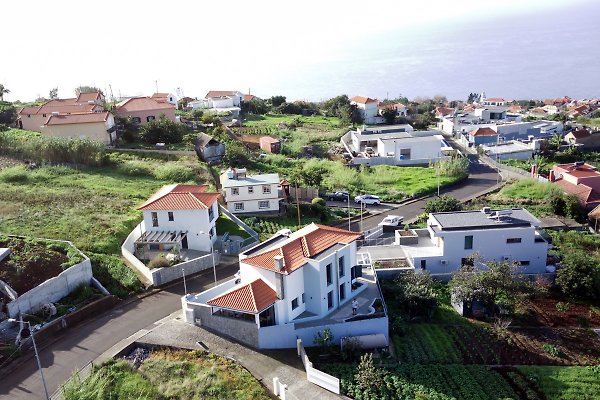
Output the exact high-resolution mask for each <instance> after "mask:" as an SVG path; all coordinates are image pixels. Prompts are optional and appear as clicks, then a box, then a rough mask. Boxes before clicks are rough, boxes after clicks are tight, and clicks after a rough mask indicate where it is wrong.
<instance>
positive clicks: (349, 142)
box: [340, 124, 453, 165]
mask: <svg viewBox="0 0 600 400" xmlns="http://www.w3.org/2000/svg"><path fill="white" fill-rule="evenodd" d="M441 133H442V132H439V131H415V130H414V129H413V127H412V126H411V125H408V124H405V125H389V126H377V127H363V128H357V129H356V130H355V131H350V132H347V133H346V134H345V135H344V136H342V138H341V139H340V142H341V144H342V145H343V146H344V148H345V149H346V151H347V152H348V153H349V154H350V155H351V156H352V158H351V160H350V163H352V164H366V165H380V164H385V165H426V164H429V163H430V162H431V161H437V160H439V159H442V158H444V157H445V156H446V155H447V154H449V152H451V151H452V150H453V149H452V147H451V146H450V145H449V144H448V143H447V142H446V141H445V140H444V137H443V136H442V134H441Z"/></svg>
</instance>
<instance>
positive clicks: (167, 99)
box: [151, 93, 177, 106]
mask: <svg viewBox="0 0 600 400" xmlns="http://www.w3.org/2000/svg"><path fill="white" fill-rule="evenodd" d="M151 99H154V100H156V101H158V102H159V103H169V104H173V105H174V106H177V96H175V95H174V94H173V93H154V94H153V95H152V97H151Z"/></svg>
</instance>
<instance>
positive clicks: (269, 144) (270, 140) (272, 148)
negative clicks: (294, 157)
mask: <svg viewBox="0 0 600 400" xmlns="http://www.w3.org/2000/svg"><path fill="white" fill-rule="evenodd" d="M259 143H260V148H261V149H262V150H264V151H266V152H267V153H279V152H281V141H280V140H279V139H275V138H274V137H271V136H263V137H261V138H260V142H259Z"/></svg>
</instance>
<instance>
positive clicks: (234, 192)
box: [231, 188, 240, 196]
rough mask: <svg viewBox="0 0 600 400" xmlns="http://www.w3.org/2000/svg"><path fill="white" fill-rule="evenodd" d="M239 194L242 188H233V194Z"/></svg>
mask: <svg viewBox="0 0 600 400" xmlns="http://www.w3.org/2000/svg"><path fill="white" fill-rule="evenodd" d="M238 194H240V188H231V195H232V196H237V195H238Z"/></svg>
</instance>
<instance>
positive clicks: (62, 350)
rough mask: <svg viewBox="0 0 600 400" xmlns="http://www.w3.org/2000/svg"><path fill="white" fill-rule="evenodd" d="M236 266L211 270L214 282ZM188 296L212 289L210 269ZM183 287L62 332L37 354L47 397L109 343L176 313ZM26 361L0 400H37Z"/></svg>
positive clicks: (38, 390) (38, 388)
mask: <svg viewBox="0 0 600 400" xmlns="http://www.w3.org/2000/svg"><path fill="white" fill-rule="evenodd" d="M238 269H239V265H238V264H237V263H235V264H231V265H227V266H223V265H219V266H218V267H217V279H218V280H219V282H223V281H225V280H228V279H230V278H231V277H232V276H233V274H235V273H236V272H237V270H238ZM186 283H187V287H188V291H190V292H201V291H203V290H205V289H206V288H209V287H212V285H214V278H213V271H212V269H210V270H207V271H203V272H202V273H201V274H200V275H197V276H196V277H194V278H191V279H187V282H186ZM183 294H184V293H183V284H182V283H181V282H178V283H176V284H174V285H172V286H169V287H167V288H166V289H165V290H163V291H160V292H158V293H156V294H153V295H150V296H147V297H145V298H142V299H135V300H134V301H130V302H125V303H124V304H122V305H121V306H117V307H116V308H113V309H111V310H109V311H107V312H106V313H104V314H103V315H100V316H98V317H97V318H95V319H93V320H88V321H86V322H83V323H82V324H80V325H77V326H75V327H73V328H71V329H68V330H65V332H64V334H62V335H61V336H60V337H59V338H58V339H57V340H56V341H55V342H53V343H50V344H48V345H47V346H45V347H44V348H41V349H39V352H40V358H41V361H42V367H43V371H44V378H45V380H46V384H47V385H48V392H49V394H50V395H51V394H52V393H53V392H54V391H56V390H57V389H58V388H59V387H60V385H61V384H62V383H63V382H65V381H66V380H67V379H68V378H69V376H71V373H72V372H73V371H74V370H76V369H79V368H81V367H83V366H84V365H85V364H87V363H88V362H90V361H92V360H94V359H95V358H96V357H98V356H99V355H100V354H102V353H103V352H105V351H106V350H108V349H109V348H110V347H112V346H113V345H114V344H115V343H117V342H119V341H121V340H123V339H125V338H127V337H129V336H131V335H132V334H134V333H135V332H137V331H139V330H140V329H145V328H151V327H153V326H154V325H155V323H154V321H158V320H160V319H162V318H164V317H166V316H168V315H170V314H171V313H173V312H175V311H177V310H179V309H181V296H182V295H183ZM24 357H27V360H26V361H25V362H24V363H23V364H21V365H19V366H18V368H15V370H14V371H12V372H11V373H10V374H9V375H8V376H6V377H4V378H2V379H1V380H0V399H11V400H17V399H42V398H44V390H43V386H42V382H41V379H40V374H39V371H38V369H37V364H36V362H35V359H34V358H33V357H31V353H28V354H27V355H25V356H24Z"/></svg>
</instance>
